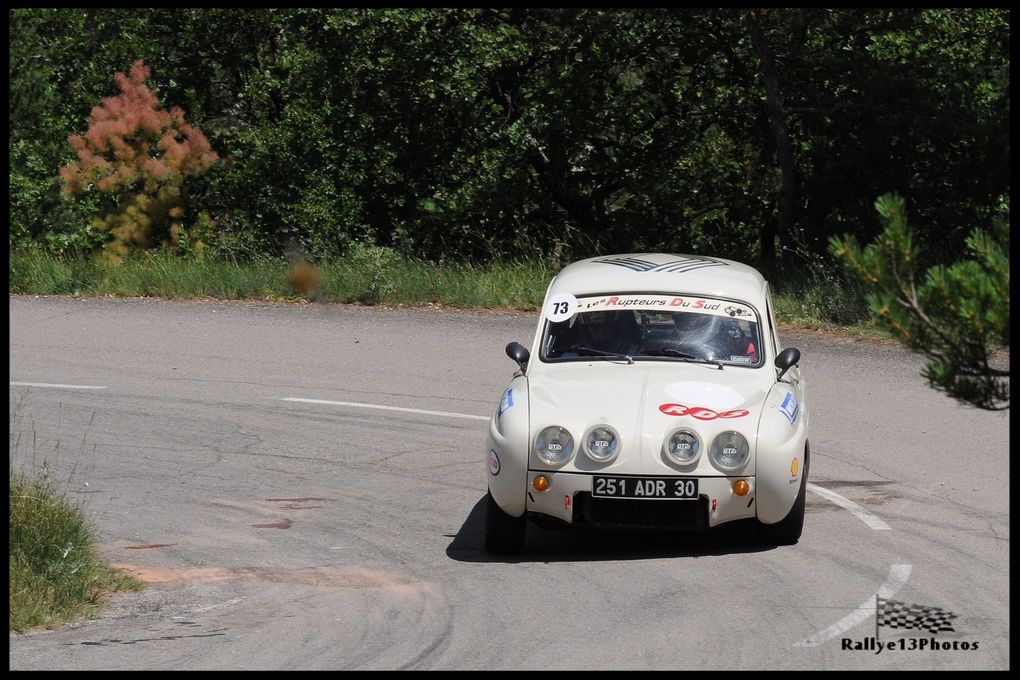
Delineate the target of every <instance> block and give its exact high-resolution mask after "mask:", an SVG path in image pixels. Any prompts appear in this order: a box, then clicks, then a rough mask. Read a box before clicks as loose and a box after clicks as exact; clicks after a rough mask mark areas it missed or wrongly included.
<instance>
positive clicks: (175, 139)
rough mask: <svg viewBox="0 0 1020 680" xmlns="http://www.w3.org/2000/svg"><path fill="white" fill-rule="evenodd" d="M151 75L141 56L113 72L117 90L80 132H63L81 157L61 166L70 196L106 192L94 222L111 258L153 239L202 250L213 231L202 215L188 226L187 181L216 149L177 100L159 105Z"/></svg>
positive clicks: (202, 171)
mask: <svg viewBox="0 0 1020 680" xmlns="http://www.w3.org/2000/svg"><path fill="white" fill-rule="evenodd" d="M150 75H151V70H150V69H149V67H148V66H146V65H145V64H144V63H143V62H142V61H141V60H138V61H136V62H135V63H134V64H133V65H132V66H131V71H130V73H128V74H127V75H125V74H124V73H120V72H118V73H117V74H116V76H115V79H116V81H117V85H118V86H119V87H120V94H119V95H116V96H114V97H105V98H103V100H102V103H101V105H100V106H96V107H94V108H93V109H92V114H91V116H90V117H89V127H88V130H87V131H86V133H85V135H84V136H80V135H70V136H69V137H68V141H69V142H70V143H71V148H72V149H74V152H75V155H76V156H77V157H78V160H77V161H76V162H74V163H69V164H68V165H65V166H63V167H61V168H60V179H61V182H62V184H63V190H64V192H65V193H67V194H68V195H71V196H80V195H82V194H83V193H85V192H88V191H93V190H94V191H98V192H99V193H101V194H103V195H105V196H106V197H108V200H107V201H106V202H105V203H104V205H105V209H104V211H103V212H102V213H101V214H99V215H97V216H96V217H95V218H93V222H92V223H93V225H94V226H95V227H96V228H98V229H102V230H105V231H108V232H109V233H110V234H111V235H112V238H111V239H110V240H109V241H108V242H107V244H106V246H105V247H104V253H103V254H104V258H105V259H106V260H107V261H108V262H110V263H111V264H116V263H119V262H120V261H121V260H122V259H123V257H124V256H125V255H127V254H128V253H130V252H131V251H132V250H135V249H145V248H150V247H153V246H155V245H157V244H158V245H162V246H163V247H168V248H173V249H183V250H189V251H193V252H194V251H199V252H200V251H201V250H202V248H204V247H205V243H204V242H203V238H208V236H209V233H208V232H210V231H211V227H210V224H211V221H210V220H209V218H208V216H207V215H204V214H203V215H200V216H198V218H197V219H196V221H195V222H196V225H201V227H200V228H199V227H191V228H190V229H189V228H188V227H187V226H186V224H185V217H186V216H187V214H188V209H187V208H188V207H187V205H186V203H187V201H186V196H185V192H184V180H185V179H186V178H187V177H191V176H198V175H203V174H205V173H206V172H208V171H209V169H210V168H211V167H212V165H213V163H215V162H216V159H217V158H218V156H217V154H216V152H215V151H213V150H212V147H211V146H210V145H209V141H208V140H207V139H206V138H205V135H203V134H202V132H201V130H199V129H198V128H196V127H194V126H193V125H189V124H188V123H186V122H185V120H184V112H183V111H182V110H181V109H180V108H179V107H176V106H175V107H173V108H171V109H170V110H169V111H167V110H164V109H162V108H161V107H160V103H159V100H158V98H157V97H156V95H155V93H153V92H152V90H150V89H149V88H148V87H147V86H146V85H145V81H146V79H148V77H149V76H150ZM200 231H201V232H204V233H199V232H200Z"/></svg>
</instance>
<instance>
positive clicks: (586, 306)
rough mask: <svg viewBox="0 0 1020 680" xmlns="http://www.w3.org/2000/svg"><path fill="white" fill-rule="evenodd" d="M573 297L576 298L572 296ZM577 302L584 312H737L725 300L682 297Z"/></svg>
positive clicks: (625, 297)
mask: <svg viewBox="0 0 1020 680" xmlns="http://www.w3.org/2000/svg"><path fill="white" fill-rule="evenodd" d="M557 297H559V295H557V296H554V297H553V298H552V299H550V301H549V303H551V302H552V301H553V300H555V299H556V298H557ZM571 297H572V298H573V296H571ZM574 300H575V302H576V305H577V306H576V307H575V308H574V309H576V310H577V311H581V312H596V311H613V310H618V309H642V310H660V311H664V312H698V313H701V314H712V315H714V316H727V317H728V316H733V314H731V313H730V312H731V311H732V310H733V309H734V307H733V306H732V303H728V302H726V301H725V300H717V299H715V298H705V297H698V296H693V297H692V296H682V295H633V294H631V295H627V294H623V295H600V296H598V297H586V298H581V299H580V300H579V301H578V300H576V298H574ZM549 303H547V304H546V316H547V317H548V316H549V311H548V308H549ZM740 309H742V310H743V309H744V308H742V307H741V308H740ZM727 310H729V311H727ZM746 313H747V317H751V318H752V319H753V317H754V314H752V313H751V312H750V311H749V310H747V312H746ZM741 316H743V315H741ZM747 317H745V318H747ZM566 318H569V317H566ZM560 320H562V319H560Z"/></svg>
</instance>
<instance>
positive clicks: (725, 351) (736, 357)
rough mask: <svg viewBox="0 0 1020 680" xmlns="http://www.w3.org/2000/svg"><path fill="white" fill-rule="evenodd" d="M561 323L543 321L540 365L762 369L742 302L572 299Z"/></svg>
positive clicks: (753, 325) (753, 323) (752, 315)
mask: <svg viewBox="0 0 1020 680" xmlns="http://www.w3.org/2000/svg"><path fill="white" fill-rule="evenodd" d="M574 309H576V311H574V313H573V314H572V315H571V316H570V317H569V318H566V319H562V320H559V319H557V318H556V317H555V316H547V317H546V321H547V323H546V326H545V331H544V333H543V336H542V342H541V348H542V354H541V356H542V360H543V361H553V362H555V361H570V360H575V361H576V360H589V361H590V360H592V359H604V360H621V359H622V360H634V361H641V360H656V361H688V362H696V363H700V362H704V363H710V364H720V365H734V366H748V367H755V366H760V365H761V364H762V354H761V348H762V344H761V333H760V324H759V322H758V315H757V312H756V311H755V310H754V308H753V307H751V306H750V305H748V304H746V303H741V302H735V301H732V300H722V299H715V298H704V297H693V296H676V295H634V294H620V295H598V296H593V297H581V298H577V299H576V307H574Z"/></svg>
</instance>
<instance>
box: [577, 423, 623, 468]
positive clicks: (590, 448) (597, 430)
mask: <svg viewBox="0 0 1020 680" xmlns="http://www.w3.org/2000/svg"><path fill="white" fill-rule="evenodd" d="M619 448H620V437H619V435H617V434H616V430H614V429H613V428H611V427H609V426H608V425H596V426H595V427H593V428H592V429H590V430H589V431H588V435H587V436H586V437H585V438H584V452H585V453H587V454H588V457H589V458H591V459H592V460H593V461H595V462H596V463H605V462H606V461H607V460H609V459H610V458H612V457H613V456H615V455H616V452H617V450H618V449H619Z"/></svg>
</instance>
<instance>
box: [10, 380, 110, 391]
mask: <svg viewBox="0 0 1020 680" xmlns="http://www.w3.org/2000/svg"><path fill="white" fill-rule="evenodd" d="M15 386H17V387H59V388H61V389H65V390H105V389H106V386H105V385H59V384H56V383H35V382H15V381H13V380H12V381H11V387H15Z"/></svg>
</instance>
